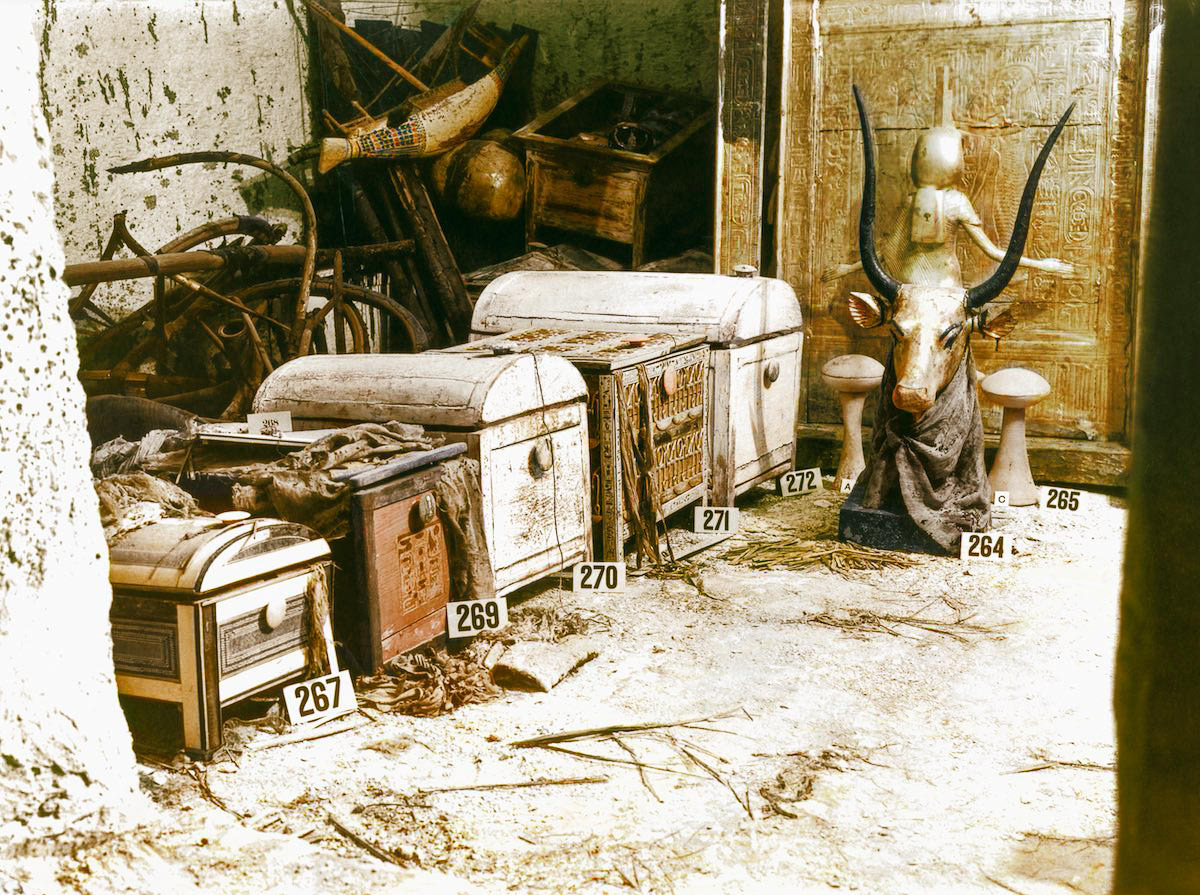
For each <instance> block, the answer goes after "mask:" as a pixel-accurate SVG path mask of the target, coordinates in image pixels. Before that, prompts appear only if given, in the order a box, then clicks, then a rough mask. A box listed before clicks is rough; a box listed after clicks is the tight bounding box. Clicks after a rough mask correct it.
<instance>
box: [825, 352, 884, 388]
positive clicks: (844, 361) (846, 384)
mask: <svg viewBox="0 0 1200 895" xmlns="http://www.w3.org/2000/svg"><path fill="white" fill-rule="evenodd" d="M821 379H822V380H824V382H825V384H826V385H827V386H829V387H830V388H831V389H833V390H834V391H835V392H850V393H852V394H856V393H859V392H869V391H871V389H874V388H878V387H879V383H880V382H882V381H883V364H881V363H880V362H879V361H877V360H875V358H873V357H867V356H866V355H865V354H843V355H841V356H840V357H835V358H833V360H831V361H829V362H828V363H826V364H825V366H823V367H822V368H821Z"/></svg>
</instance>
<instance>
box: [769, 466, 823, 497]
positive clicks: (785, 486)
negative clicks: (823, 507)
mask: <svg viewBox="0 0 1200 895" xmlns="http://www.w3.org/2000/svg"><path fill="white" fill-rule="evenodd" d="M821 487H822V485H821V470H820V469H817V468H813V469H795V470H792V471H791V472H785V473H784V474H783V475H781V476H780V477H779V493H780V494H781V495H783V496H784V497H795V496H797V495H799V494H808V493H809V492H810V491H819V490H820V489H821Z"/></svg>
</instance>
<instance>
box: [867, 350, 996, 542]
mask: <svg viewBox="0 0 1200 895" xmlns="http://www.w3.org/2000/svg"><path fill="white" fill-rule="evenodd" d="M895 386H896V372H895V367H894V366H893V363H892V353H891V352H890V351H889V352H888V359H887V363H886V364H885V365H884V374H883V384H882V386H881V389H880V395H879V404H878V406H877V407H876V410H875V429H874V434H873V436H872V439H871V448H872V450H871V459H870V460H869V461H867V468H866V469H865V470H864V471H863V473H862V477H863V480H864V488H863V491H862V505H863V506H864V507H870V508H872V509H888V510H894V511H899V512H907V513H908V515H909V516H910V517H911V518H912V520H913V522H915V523H916V525H917V527H918V528H920V529H921V530H922V531H924V532H925V533H926V534H927V535H929V537H930V538H932V539H933V541H934V542H935V543H936V544H937V545H938V546H939V547H941V548H942V549H943V550H945V551H946V552H947V553H957V552H958V544H959V537H960V535H961V534H962V532H964V531H986V530H987V529H988V527H989V526H990V525H991V504H992V486H991V483H990V482H989V481H988V478H987V469H986V468H985V466H984V462H983V419H982V417H981V416H980V413H979V395H978V393H977V392H976V390H975V361H974V358H973V357H972V356H971V348H970V346H969V345H968V346H967V350H966V353H965V354H964V355H963V359H962V361H961V362H960V363H959V365H958V369H957V370H956V371H955V373H954V376H952V377H951V379H950V383H949V384H948V385H947V386H946V387H945V388H944V389H942V391H941V393H940V394H939V395H938V396H937V398H935V399H934V402H933V406H932V407H930V408H929V410H927V411H925V413H922V414H921V415H920V416H915V415H913V414H911V413H907V412H905V411H902V410H897V409H896V407H895V405H893V404H892V390H893V389H894V388H895Z"/></svg>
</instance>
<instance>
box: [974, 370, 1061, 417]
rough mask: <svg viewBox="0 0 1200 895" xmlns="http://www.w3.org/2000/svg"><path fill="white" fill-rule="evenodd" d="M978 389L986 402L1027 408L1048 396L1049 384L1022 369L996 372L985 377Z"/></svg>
mask: <svg viewBox="0 0 1200 895" xmlns="http://www.w3.org/2000/svg"><path fill="white" fill-rule="evenodd" d="M979 387H980V388H981V389H982V390H983V394H984V395H985V396H986V397H987V398H988V400H990V401H992V402H993V403H995V404H999V405H1000V406H1001V407H1013V408H1024V407H1028V406H1029V405H1030V404H1036V403H1037V402H1038V401H1040V400H1042V398H1044V397H1046V395H1048V394H1050V383H1049V382H1047V381H1046V380H1045V379H1043V378H1042V377H1041V376H1039V375H1038V374H1037V373H1035V372H1033V370H1026V369H1024V368H1023V367H1009V368H1007V369H1005V370H997V371H996V372H995V373H992V374H990V375H988V376H985V377H984V378H983V382H981V383H980V384H979Z"/></svg>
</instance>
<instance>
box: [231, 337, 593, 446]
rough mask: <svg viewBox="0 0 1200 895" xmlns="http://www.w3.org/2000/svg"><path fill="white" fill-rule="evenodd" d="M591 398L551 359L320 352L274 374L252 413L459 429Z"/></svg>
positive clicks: (566, 365) (574, 375) (563, 364)
mask: <svg viewBox="0 0 1200 895" xmlns="http://www.w3.org/2000/svg"><path fill="white" fill-rule="evenodd" d="M586 398H587V386H586V385H584V382H583V377H582V376H581V375H580V374H579V371H577V370H576V369H575V367H573V366H572V365H571V364H570V362H568V361H566V360H564V359H562V358H561V357H552V356H550V355H533V354H508V355H499V356H490V355H489V356H474V355H462V354H445V353H441V352H437V351H427V352H424V353H422V354H344V355H330V354H323V355H311V356H309V357H300V358H296V359H295V360H292V361H288V362H287V363H286V364H284V365H283V366H281V367H279V368H278V369H277V370H275V372H273V373H272V374H271V375H270V376H268V377H267V378H266V379H265V380H264V381H263V384H262V385H261V386H260V387H259V389H258V394H257V395H256V396H255V398H254V410H255V412H256V413H262V412H265V411H272V410H290V411H291V413H292V419H293V420H305V419H309V420H322V421H342V422H388V421H390V420H398V421H400V422H404V423H419V424H420V425H423V426H426V427H428V428H431V429H438V428H460V429H461V428H479V427H481V426H486V425H489V424H491V423H496V422H499V421H501V420H506V419H511V418H513V417H517V416H521V415H523V414H526V413H530V412H533V411H537V410H541V409H542V408H544V407H555V406H558V405H560V404H566V403H569V402H571V401H582V400H586Z"/></svg>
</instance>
